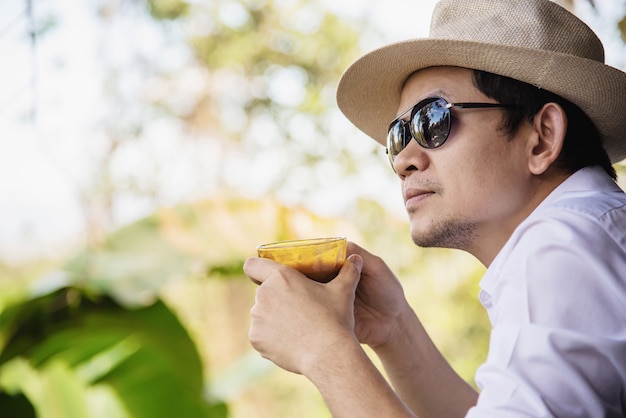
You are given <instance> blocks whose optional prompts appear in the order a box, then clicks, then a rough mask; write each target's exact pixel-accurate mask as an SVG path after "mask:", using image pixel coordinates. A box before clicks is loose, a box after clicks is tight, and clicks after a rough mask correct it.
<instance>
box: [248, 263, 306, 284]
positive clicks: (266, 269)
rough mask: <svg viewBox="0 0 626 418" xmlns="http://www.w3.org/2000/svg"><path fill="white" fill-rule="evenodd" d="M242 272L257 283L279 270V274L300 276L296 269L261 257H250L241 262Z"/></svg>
mask: <svg viewBox="0 0 626 418" xmlns="http://www.w3.org/2000/svg"><path fill="white" fill-rule="evenodd" d="M243 272H244V273H245V274H246V275H247V276H248V277H249V278H250V280H251V281H252V282H254V283H256V284H258V285H260V284H262V283H263V282H265V281H266V280H267V279H268V278H269V277H270V276H272V275H273V274H275V273H276V272H280V274H281V275H292V276H293V275H297V276H302V273H300V272H299V271H298V270H296V269H294V268H291V267H289V266H286V265H284V264H280V263H278V262H276V261H274V260H270V259H267V258H261V257H250V258H248V259H247V260H246V262H245V263H244V264H243Z"/></svg>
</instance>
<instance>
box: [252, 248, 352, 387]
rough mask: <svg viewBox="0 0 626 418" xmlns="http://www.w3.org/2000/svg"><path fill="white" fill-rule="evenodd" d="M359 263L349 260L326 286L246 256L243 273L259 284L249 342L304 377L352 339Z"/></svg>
mask: <svg viewBox="0 0 626 418" xmlns="http://www.w3.org/2000/svg"><path fill="white" fill-rule="evenodd" d="M362 264H363V260H362V259H361V257H360V256H358V255H352V256H350V257H349V258H348V259H347V261H346V263H345V264H344V266H343V267H342V269H341V271H340V272H339V275H338V276H337V277H336V278H335V279H334V280H332V281H331V282H329V283H318V282H315V281H313V280H310V279H308V278H307V277H306V276H304V275H303V274H302V273H300V272H298V271H297V270H295V269H293V268H290V267H287V266H284V265H281V264H279V263H276V262H274V261H271V260H267V259H262V258H250V259H248V260H247V261H246V263H245V264H244V272H245V273H246V274H247V275H248V276H249V277H250V279H251V280H252V281H253V282H255V283H257V284H259V288H258V289H257V294H256V301H255V304H254V306H253V307H252V309H251V311H250V312H251V325H250V332H249V338H250V342H251V343H252V346H253V347H254V348H255V349H256V350H257V351H258V352H259V353H260V354H261V355H262V356H263V357H265V358H267V359H269V360H271V361H273V362H274V363H276V364H277V365H278V366H280V367H282V368H283V369H285V370H288V371H291V372H294V373H300V374H305V375H306V370H307V368H309V367H317V365H319V364H323V363H324V361H323V359H324V357H325V356H332V355H333V350H336V349H337V347H341V345H345V344H346V343H353V344H355V345H358V342H357V340H356V337H355V336H354V318H355V316H354V300H355V292H356V288H357V285H358V283H359V277H360V272H361V267H362Z"/></svg>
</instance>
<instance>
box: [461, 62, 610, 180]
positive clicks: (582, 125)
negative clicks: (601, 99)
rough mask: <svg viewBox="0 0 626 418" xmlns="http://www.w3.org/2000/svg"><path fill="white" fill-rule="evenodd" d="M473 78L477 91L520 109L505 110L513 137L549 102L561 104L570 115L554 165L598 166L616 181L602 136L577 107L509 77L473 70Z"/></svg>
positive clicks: (505, 126) (507, 127)
mask: <svg viewBox="0 0 626 418" xmlns="http://www.w3.org/2000/svg"><path fill="white" fill-rule="evenodd" d="M473 78H474V85H475V86H476V88H478V90H480V91H481V92H482V93H483V94H485V95H486V96H488V97H490V98H492V99H495V100H497V101H498V102H499V103H506V104H514V105H518V106H520V107H512V108H505V109H504V115H505V118H504V121H503V126H502V128H503V130H504V131H505V132H506V133H507V134H508V135H509V136H510V137H512V136H513V135H514V134H515V132H516V131H517V129H518V128H519V126H520V124H521V123H522V122H523V121H524V120H528V121H532V119H533V117H534V116H535V114H536V113H537V112H538V111H539V110H540V109H541V108H542V107H543V105H545V104H546V103H551V102H554V103H557V104H558V105H560V106H561V107H562V108H563V110H564V111H565V114H566V115H567V132H566V134H565V139H564V142H563V148H562V150H561V154H560V155H559V157H558V158H557V159H556V161H555V162H554V165H555V167H557V168H558V169H561V170H563V171H565V172H567V173H573V172H575V171H576V170H578V169H580V168H583V167H589V166H594V165H599V166H601V167H602V168H603V169H604V171H606V172H607V174H608V175H609V176H611V178H612V179H613V180H615V179H616V178H617V175H616V173H615V168H613V166H612V165H611V160H610V159H609V156H608V154H607V153H606V150H605V149H604V148H603V147H602V137H601V136H600V134H599V132H598V130H597V129H596V127H595V126H594V124H593V122H592V121H591V119H589V117H588V116H587V115H586V114H585V112H583V111H582V110H581V109H580V108H579V107H578V106H576V105H575V104H573V103H572V102H570V101H568V100H566V99H564V98H562V97H561V96H558V95H556V94H554V93H551V92H549V91H547V90H543V89H540V88H538V87H535V86H533V85H531V84H528V83H524V82H522V81H518V80H515V79H512V78H509V77H505V76H500V75H496V74H492V73H488V72H485V71H480V70H474V71H473Z"/></svg>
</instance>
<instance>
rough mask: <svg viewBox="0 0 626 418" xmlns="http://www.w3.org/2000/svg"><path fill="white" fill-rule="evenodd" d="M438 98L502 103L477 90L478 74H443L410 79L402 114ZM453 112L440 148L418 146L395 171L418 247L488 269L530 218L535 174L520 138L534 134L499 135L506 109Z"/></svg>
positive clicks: (400, 158)
mask: <svg viewBox="0 0 626 418" xmlns="http://www.w3.org/2000/svg"><path fill="white" fill-rule="evenodd" d="M435 96H438V97H443V98H444V99H446V100H447V101H448V102H449V103H456V102H488V103H495V101H494V100H493V99H491V98H489V97H487V96H485V95H484V94H482V93H481V92H480V91H479V90H478V89H477V88H476V87H475V86H474V84H473V81H472V72H471V70H467V69H462V68H456V67H436V68H429V69H425V70H422V71H419V72H417V73H415V74H414V75H412V76H411V77H410V78H409V79H408V80H407V82H406V84H405V86H404V88H403V90H402V95H401V99H400V105H399V107H398V114H399V113H401V112H402V111H404V110H406V109H407V108H409V107H411V106H413V105H414V104H415V103H417V102H419V101H421V100H423V99H426V98H429V97H435ZM451 112H452V114H451V120H452V124H451V130H450V135H449V136H448V139H447V141H446V142H445V143H444V144H443V145H442V146H441V147H439V148H435V149H425V148H422V147H420V146H419V145H418V144H417V142H416V141H415V140H411V141H410V144H409V145H408V146H407V147H406V148H405V149H404V150H402V151H401V152H400V154H398V155H397V156H396V158H395V161H394V168H395V170H396V172H397V173H398V176H399V177H400V179H401V181H402V192H403V196H404V200H405V204H406V210H407V213H408V215H409V221H410V225H411V236H412V238H413V241H415V243H416V244H417V245H420V246H425V247H447V248H459V249H463V250H466V251H469V252H470V253H472V254H474V255H475V256H476V257H477V258H479V259H480V260H481V261H482V262H483V263H485V264H489V263H490V262H491V259H493V257H494V256H495V254H496V253H497V252H498V251H499V249H500V248H501V246H502V245H503V244H504V242H506V239H508V237H509V236H510V234H511V233H512V231H513V229H514V228H515V227H516V226H517V225H518V224H519V222H521V220H522V219H523V218H524V217H525V216H527V214H528V211H529V196H530V193H531V188H530V184H529V183H530V173H529V172H528V169H527V165H526V160H525V151H526V150H525V145H524V144H525V141H523V140H520V139H519V138H518V137H519V136H520V135H522V134H524V133H528V129H526V125H528V124H526V125H523V126H522V128H521V129H520V131H518V133H517V134H516V136H515V137H514V138H512V139H510V138H507V137H506V135H505V134H504V133H503V131H502V130H501V129H500V128H501V124H502V118H503V113H502V112H503V110H502V109H500V108H491V109H458V108H452V109H451ZM409 116H410V112H408V114H407V115H405V119H408V118H409ZM530 200H532V199H530Z"/></svg>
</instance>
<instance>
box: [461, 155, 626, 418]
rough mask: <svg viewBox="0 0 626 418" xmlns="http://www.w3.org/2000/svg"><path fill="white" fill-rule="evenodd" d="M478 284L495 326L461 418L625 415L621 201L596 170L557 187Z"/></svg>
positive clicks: (625, 260)
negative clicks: (476, 391) (470, 404)
mask: <svg viewBox="0 0 626 418" xmlns="http://www.w3.org/2000/svg"><path fill="white" fill-rule="evenodd" d="M480 286H481V291H480V294H479V298H480V300H481V302H482V304H483V305H484V307H485V308H486V309H487V312H488V314H489V319H490V321H491V324H492V326H493V329H492V332H491V340H490V344H489V354H488V357H487V360H486V362H485V363H484V364H483V365H482V366H480V367H479V369H478V371H477V373H476V383H477V385H478V387H479V388H480V389H481V393H480V396H479V398H478V403H477V405H476V406H475V407H474V408H472V409H470V411H469V413H468V415H467V417H468V418H470V417H471V418H478V417H480V418H485V417H489V418H492V417H494V418H506V417H568V418H570V417H607V418H608V417H611V418H613V417H625V416H626V195H625V194H624V192H623V191H622V190H621V189H620V188H619V187H618V186H617V185H616V184H615V182H613V181H612V180H611V179H610V178H609V177H608V176H607V175H606V174H605V173H604V171H603V170H602V169H600V168H597V167H594V168H585V169H582V170H579V171H578V172H576V173H574V174H573V175H572V176H570V177H569V178H568V179H567V180H566V181H565V182H563V183H562V184H561V185H560V186H559V187H557V188H556V189H555V190H554V191H553V192H552V193H551V194H550V195H549V196H548V197H547V198H546V199H545V200H544V201H543V202H542V203H541V204H540V205H539V206H538V207H537V208H536V209H535V210H534V211H533V213H532V214H531V215H530V216H529V217H528V218H527V219H526V220H525V221H524V222H522V223H521V224H520V225H519V227H518V228H517V229H516V230H515V232H514V233H513V234H512V235H511V238H510V239H509V240H508V241H507V243H506V244H505V246H504V247H503V248H502V250H501V251H500V253H499V254H498V255H497V257H496V259H495V260H494V262H493V263H492V264H491V266H490V267H489V268H488V270H487V272H486V273H485V276H484V277H483V279H482V281H481V284H480Z"/></svg>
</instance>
